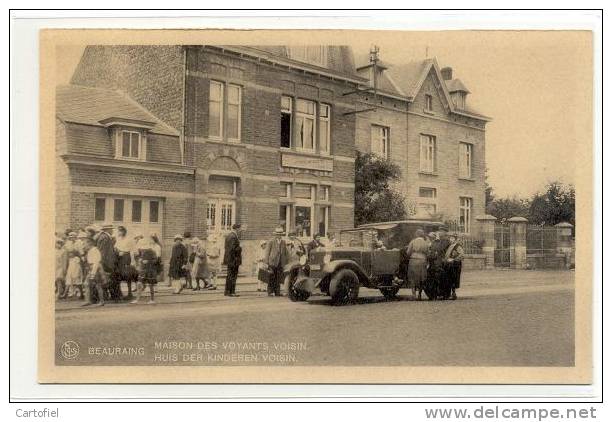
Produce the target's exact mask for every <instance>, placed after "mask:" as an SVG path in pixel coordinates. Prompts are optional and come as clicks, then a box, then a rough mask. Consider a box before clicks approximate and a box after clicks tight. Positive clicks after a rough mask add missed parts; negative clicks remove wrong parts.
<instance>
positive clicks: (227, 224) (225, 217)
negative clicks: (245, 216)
mask: <svg viewBox="0 0 612 422" xmlns="http://www.w3.org/2000/svg"><path fill="white" fill-rule="evenodd" d="M233 218H234V204H233V203H225V204H221V230H231V228H232V224H234V220H233Z"/></svg>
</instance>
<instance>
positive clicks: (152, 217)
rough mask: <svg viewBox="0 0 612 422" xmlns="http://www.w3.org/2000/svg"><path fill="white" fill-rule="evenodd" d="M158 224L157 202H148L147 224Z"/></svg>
mask: <svg viewBox="0 0 612 422" xmlns="http://www.w3.org/2000/svg"><path fill="white" fill-rule="evenodd" d="M158 222H159V201H150V202H149V223H158Z"/></svg>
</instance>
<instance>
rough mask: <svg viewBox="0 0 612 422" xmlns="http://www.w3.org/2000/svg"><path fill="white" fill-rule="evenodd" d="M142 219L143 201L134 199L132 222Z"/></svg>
mask: <svg viewBox="0 0 612 422" xmlns="http://www.w3.org/2000/svg"><path fill="white" fill-rule="evenodd" d="M141 221H142V201H141V200H133V201H132V222H133V223H140V222H141Z"/></svg>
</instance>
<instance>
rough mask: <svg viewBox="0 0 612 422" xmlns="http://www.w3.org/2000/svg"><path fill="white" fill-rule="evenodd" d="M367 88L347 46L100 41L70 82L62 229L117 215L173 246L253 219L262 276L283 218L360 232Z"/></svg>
mask: <svg viewBox="0 0 612 422" xmlns="http://www.w3.org/2000/svg"><path fill="white" fill-rule="evenodd" d="M363 83H365V80H364V79H363V78H361V77H359V76H358V75H357V73H356V71H355V66H354V60H353V57H352V52H351V50H350V49H349V48H348V47H342V46H333V47H327V46H312V47H311V46H308V47H307V46H304V47H291V48H290V47H284V46H276V47H274V46H272V47H270V46H266V47H235V46H232V47H222V46H90V47H87V48H86V50H85V52H84V54H83V57H82V59H81V62H80V64H79V65H78V67H77V69H76V71H75V73H74V75H73V78H72V81H71V86H69V87H63V88H59V89H58V96H57V98H58V119H57V120H58V135H57V136H58V142H57V145H58V159H57V163H58V165H57V172H56V174H57V176H58V181H57V189H58V191H57V201H56V203H57V210H58V212H57V213H56V214H58V218H57V226H58V229H62V228H63V227H80V226H84V225H87V224H90V223H91V222H110V223H113V224H115V225H120V224H122V225H125V226H127V227H128V230H130V229H132V232H133V233H135V232H143V233H145V232H152V231H155V232H157V233H159V234H160V235H161V237H162V238H163V239H164V243H165V244H166V245H168V246H169V245H170V243H171V239H172V237H173V236H174V234H176V233H182V232H183V231H185V230H188V231H191V232H192V233H193V235H195V236H201V235H203V234H204V233H208V234H218V235H220V236H221V235H224V234H225V233H226V232H227V231H228V230H229V229H230V228H231V226H232V225H233V224H234V223H237V222H240V223H241V224H242V226H243V229H244V235H243V239H244V240H243V249H244V262H245V264H246V265H245V267H246V268H245V270H250V268H249V264H250V263H252V262H254V260H255V255H256V252H257V244H258V243H259V240H261V239H264V238H268V237H269V236H270V234H271V232H272V231H273V229H274V228H275V227H276V226H277V225H279V224H280V225H283V226H284V227H285V228H286V229H287V230H295V231H296V232H297V234H298V236H300V237H302V238H304V239H307V238H310V237H312V236H313V235H314V234H315V233H320V234H322V235H323V236H325V235H327V234H329V233H331V232H335V231H338V230H340V229H343V228H349V227H352V226H353V214H354V159H355V135H354V134H355V122H356V116H355V114H354V113H351V112H352V111H354V110H355V106H356V100H355V99H354V98H350V97H349V96H345V95H343V94H344V93H346V92H347V91H352V90H355V89H356V87H357V86H358V85H360V84H363ZM62 90H65V91H69V92H71V94H70V95H64V94H65V92H64V94H63V91H62ZM74 91H77V92H76V93H75V92H74ZM81 91H83V92H81ZM87 92H88V93H89V94H87ZM92 92H93V93H96V96H95V98H96V100H95V101H90V103H91V104H90V107H83V102H87V101H86V98H84V97H87V95H92ZM62 95H63V99H62ZM105 96H106V97H109V98H106V97H105ZM100 97H104V98H105V102H102V103H101V102H100V101H99V98H100ZM115 97H118V98H121V99H124V100H125V101H127V102H129V104H131V105H132V106H135V110H131V109H129V107H127V106H126V105H125V104H123V105H121V103H120V102H119V101H118V100H117V98H115ZM66 103H69V104H68V105H66ZM113 103H114V104H116V107H115V108H113V107H112V105H113ZM60 104H64V105H63V106H61V107H60ZM101 104H102V105H104V107H98V108H96V106H95V105H101ZM62 107H63V109H67V108H68V109H71V110H72V111H71V113H72V115H71V116H70V117H67V116H64V117H62V115H65V114H66V113H65V112H62ZM128 109H129V110H128ZM79 110H80V111H79ZM136 111H139V112H140V113H141V114H142V115H134V113H136ZM75 113H76V114H77V115H78V116H80V119H77V118H75V117H74V114H75ZM73 120H80V121H78V122H75V123H72V121H73ZM74 124H77V125H78V126H79V127H81V130H83V128H84V127H86V128H87V130H86V132H87V133H86V134H76V135H75V134H73V133H72V132H74V130H73V129H71V127H72V126H73V125H74ZM160 128H161V129H160ZM71 131H72V132H71ZM69 132H70V133H69ZM90 132H91V133H90ZM93 132H95V133H96V134H95V136H94V135H93ZM160 132H163V133H160ZM75 155H76V156H79V158H78V160H76V161H75V158H74V157H73V156H75ZM81 156H83V157H81ZM62 180H64V181H65V182H61V181H62ZM103 204H104V205H103ZM122 207H123V208H122ZM139 207H140V208H139ZM139 209H140V210H141V211H140V214H139V211H138V210H139ZM60 210H64V211H66V212H60ZM60 214H61V215H60ZM165 249H169V248H165Z"/></svg>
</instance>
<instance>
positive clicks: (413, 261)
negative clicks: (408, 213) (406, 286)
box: [405, 229, 430, 300]
mask: <svg viewBox="0 0 612 422" xmlns="http://www.w3.org/2000/svg"><path fill="white" fill-rule="evenodd" d="M414 235H415V238H414V239H412V240H411V241H410V243H409V244H408V246H407V248H406V253H405V256H406V258H407V259H408V269H407V277H408V280H409V281H410V284H412V296H413V297H414V298H416V299H417V300H421V294H422V292H423V289H424V287H425V280H426V279H427V253H428V252H429V246H430V245H429V242H428V241H427V240H426V239H425V232H424V231H423V230H421V229H417V230H416V232H415V234H414ZM417 292H418V296H417Z"/></svg>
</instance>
